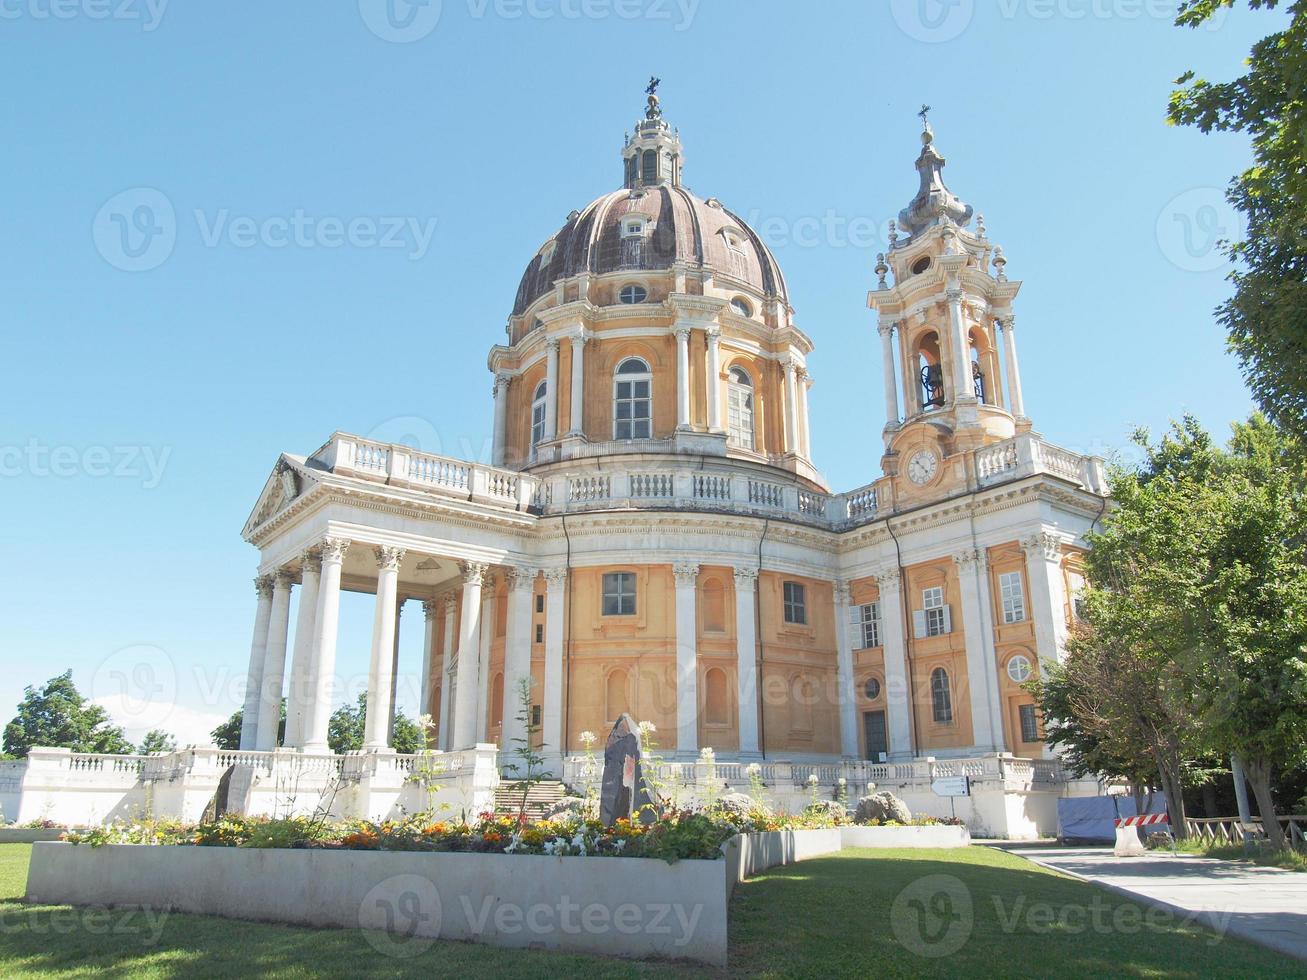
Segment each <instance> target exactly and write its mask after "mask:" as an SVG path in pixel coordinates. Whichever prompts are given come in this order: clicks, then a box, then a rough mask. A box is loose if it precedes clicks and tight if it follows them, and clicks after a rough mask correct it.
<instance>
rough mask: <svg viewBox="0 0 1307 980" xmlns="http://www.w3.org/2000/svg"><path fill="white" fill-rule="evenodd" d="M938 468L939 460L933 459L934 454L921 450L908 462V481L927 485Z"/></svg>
mask: <svg viewBox="0 0 1307 980" xmlns="http://www.w3.org/2000/svg"><path fill="white" fill-rule="evenodd" d="M938 468H939V460H937V459H936V458H935V454H934V453H932V452H930V451H929V450H925V449H923V450H922V451H921V452H919V453H917V454H916V455H915V456H913V457H912V458H911V459H910V460H908V479H909V480H911V481H912V482H913V483H916V484H926V483H929V482H930V481H931V479H932V478H933V477H934V476H935V470H937V469H938Z"/></svg>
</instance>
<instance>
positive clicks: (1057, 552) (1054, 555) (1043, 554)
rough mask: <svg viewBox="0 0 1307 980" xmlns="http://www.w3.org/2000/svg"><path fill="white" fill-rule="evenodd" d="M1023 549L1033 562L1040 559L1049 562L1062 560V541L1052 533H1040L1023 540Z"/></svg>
mask: <svg viewBox="0 0 1307 980" xmlns="http://www.w3.org/2000/svg"><path fill="white" fill-rule="evenodd" d="M1021 547H1022V548H1023V549H1025V552H1026V557H1027V558H1029V559H1031V560H1032V561H1033V560H1035V559H1040V558H1042V559H1043V560H1044V561H1049V562H1057V561H1061V560H1062V539H1061V538H1060V537H1058V536H1057V535H1056V534H1054V533H1053V532H1051V531H1040V532H1038V533H1037V534H1032V535H1030V536H1029V537H1027V538H1022V539H1021Z"/></svg>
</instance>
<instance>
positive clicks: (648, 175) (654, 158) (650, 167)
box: [640, 150, 658, 184]
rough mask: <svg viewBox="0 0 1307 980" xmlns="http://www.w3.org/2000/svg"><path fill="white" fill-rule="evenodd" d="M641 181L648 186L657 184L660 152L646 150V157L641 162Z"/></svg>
mask: <svg viewBox="0 0 1307 980" xmlns="http://www.w3.org/2000/svg"><path fill="white" fill-rule="evenodd" d="M640 169H641V173H640V179H641V180H643V181H644V182H645V183H646V184H656V183H657V182H658V151H657V150H645V151H644V156H643V157H642V158H641V160H640Z"/></svg>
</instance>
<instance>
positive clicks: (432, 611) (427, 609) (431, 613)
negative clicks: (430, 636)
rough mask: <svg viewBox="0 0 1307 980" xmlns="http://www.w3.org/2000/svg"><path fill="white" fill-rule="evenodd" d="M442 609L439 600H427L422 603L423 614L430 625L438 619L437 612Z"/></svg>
mask: <svg viewBox="0 0 1307 980" xmlns="http://www.w3.org/2000/svg"><path fill="white" fill-rule="evenodd" d="M439 608H440V601H439V600H438V599H426V600H424V601H423V603H422V614H423V615H424V616H425V617H426V620H427V622H428V623H430V622H431V621H433V620H434V619H435V618H436V611H437V610H438V609H439Z"/></svg>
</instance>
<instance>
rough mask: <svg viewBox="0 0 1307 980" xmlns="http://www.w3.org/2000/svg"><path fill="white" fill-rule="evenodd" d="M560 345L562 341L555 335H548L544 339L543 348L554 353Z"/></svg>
mask: <svg viewBox="0 0 1307 980" xmlns="http://www.w3.org/2000/svg"><path fill="white" fill-rule="evenodd" d="M561 346H562V341H560V340H559V339H558V338H557V337H550V338H549V339H548V340H546V341H545V350H547V351H550V352H552V353H555V354H556V353H558V348H559V347H561Z"/></svg>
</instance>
